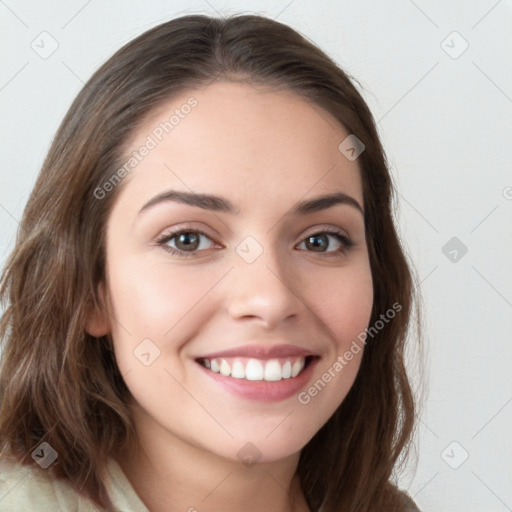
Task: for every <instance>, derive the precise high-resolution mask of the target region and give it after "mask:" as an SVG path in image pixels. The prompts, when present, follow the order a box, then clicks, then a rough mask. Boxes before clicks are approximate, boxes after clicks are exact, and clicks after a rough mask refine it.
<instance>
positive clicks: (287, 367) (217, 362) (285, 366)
mask: <svg viewBox="0 0 512 512" xmlns="http://www.w3.org/2000/svg"><path fill="white" fill-rule="evenodd" d="M245 361H246V364H245V366H244V363H243V362H242V361H240V360H238V359H236V360H234V361H233V360H232V361H231V363H230V362H228V361H227V360H226V359H220V358H219V359H202V360H201V364H202V365H203V366H204V367H205V368H208V369H210V370H211V371H213V372H215V373H220V374H221V375H224V376H226V377H229V376H231V377H233V378H235V379H246V380H265V381H269V382H274V381H279V380H282V379H290V378H293V377H296V376H297V375H298V374H299V373H300V372H301V371H302V370H303V368H304V366H305V364H306V359H305V358H304V357H299V358H296V359H295V358H294V359H288V360H285V361H284V362H282V360H281V361H280V360H278V359H270V360H268V361H260V360H259V359H248V360H245ZM292 361H293V363H292Z"/></svg>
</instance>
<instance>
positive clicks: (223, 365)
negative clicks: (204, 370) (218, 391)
mask: <svg viewBox="0 0 512 512" xmlns="http://www.w3.org/2000/svg"><path fill="white" fill-rule="evenodd" d="M220 374H221V375H225V376H226V377H227V376H228V375H231V366H229V364H228V363H227V362H226V361H225V360H224V359H222V360H221V362H220Z"/></svg>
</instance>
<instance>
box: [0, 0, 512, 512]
mask: <svg viewBox="0 0 512 512" xmlns="http://www.w3.org/2000/svg"><path fill="white" fill-rule="evenodd" d="M235 12H256V13H259V14H265V15H267V16H270V17H272V18H275V19H277V20H278V21H281V22H284V23H287V24H289V25H291V26H292V27H294V28H295V29H296V30H298V31H300V32H302V33H303V34H305V35H306V36H307V37H308V38H309V39H311V40H312V41H313V42H315V43H316V44H317V45H319V46H320V47H321V48H322V49H323V50H324V51H326V52H327V53H328V54H329V55H331V56H332V57H333V58H334V59H335V60H336V61H337V62H338V63H339V64H341V65H342V66H343V67H344V68H345V69H346V70H347V71H348V72H349V73H351V74H352V75H354V76H355V77H356V78H357V79H358V80H360V82H361V83H362V85H363V87H364V90H361V92H362V94H363V96H364V97H365V99H366V100H367V101H368V103H369V105H370V108H371V109H372V112H373V113H374V116H375V118H376V120H378V127H379V130H380V133H381V137H382V139H383V142H384V145H385V148H386V151H387V153H388V157H389V159H390V163H391V166H392V173H393V176H394V179H395V181H396V184H397V187H398V192H399V199H400V204H399V209H398V212H397V221H398V223H399V227H400V231H401V233H402V235H403V238H404V241H405V244H406V247H407V250H408V252H409V253H410V257H411V258H412V260H413V261H414V263H415V265H416V268H417V273H418V277H419V280H421V283H422V294H423V301H424V305H425V311H424V314H425V335H426V338H427V339H426V341H427V343H428V351H427V354H426V355H427V363H428V366H427V379H428V382H427V389H428V391H429V394H428V396H427V399H426V401H425V405H424V408H423V412H422V415H421V421H420V428H419V432H418V441H417V450H418V452H419V461H418V466H417V470H416V473H415V474H413V473H412V472H411V471H409V472H408V473H406V474H405V475H403V476H402V477H401V479H400V485H401V486H402V487H404V488H407V489H409V492H410V494H411V495H412V496H414V499H415V500H416V502H417V503H418V504H419V506H420V508H421V509H422V511H427V512H428V511H436V512H442V511H450V512H453V511H464V512H473V511H474V512H477V511H478V512H481V511H486V512H494V511H495V512H502V511H506V510H512V486H511V485H510V483H511V474H512V463H511V461H510V455H511V441H510V439H511V436H510V432H511V431H512V428H511V427H512V403H511V402H512V385H511V384H512V376H511V373H512V372H511V371H510V368H511V362H512V343H511V336H510V332H511V331H512V316H511V308H512V271H511V265H510V261H511V260H512V258H511V256H512V254H511V252H512V237H511V229H510V219H511V210H512V173H511V172H510V162H511V152H512V150H511V147H512V144H511V135H512V116H511V114H512V72H511V68H510V62H511V59H510V57H511V55H510V54H511V49H512V35H511V34H512V31H511V21H512V4H511V2H510V1H505V0H501V1H496V0H485V1H479V2H477V1H475V0H472V1H465V2H455V1H452V2H451V3H448V2H443V1H441V0H435V1H426V0H415V1H412V0H397V1H393V2H391V1H389V2H382V1H378V0H373V1H370V0H365V1H360V2H354V1H339V2H334V1H320V2H311V1H310V2H308V1H306V0H292V1H289V0H282V1H275V0H274V2H270V1H263V0H262V1H248V0H245V1H243V2H234V1H231V2H229V1H221V0H209V1H200V0H197V1H189V2H185V1H167V2H165V1H151V2H123V1H121V0H117V1H112V0H110V1H99V0H90V1H86V0H84V1H63V0H62V1H46V2H38V1H36V0H30V1H24V2H15V1H13V0H3V1H2V0H0V41H1V48H2V50H1V54H0V73H1V74H0V120H1V121H0V130H1V132H0V144H1V155H2V159H1V162H2V165H1V173H0V235H1V240H0V263H1V264H2V266H3V264H4V262H5V258H6V256H7V254H8V252H9V251H10V250H11V249H12V247H13V242H14V236H15V233H16V229H17V226H18V219H19V218H20V216H21V214H22V210H23V207H24V205H25V203H26V200H27V198H28V194H29V192H30V190H31V188H32V186H33V183H34V180H35V178H36V175H37V173H38V171H39V169H40V166H41V163H42V161H43V158H44V156H45V154H46V151H47V149H48V147H49V144H50V141H51V139H52V137H53V135H54V133H55V131H56V129H57V127H58V125H59V123H60V121H61V119H62V117H63V116H64V114H65V112H66V111H67V109H68V107H69V106H70V104H71V102H72V100H73V98H74V97H75V96H76V94H77V93H78V92H79V90H80V88H81V87H82V85H83V83H84V82H85V81H86V80H87V79H88V78H89V77H90V76H91V74H92V73H93V72H94V71H95V70H96V69H97V68H98V66H99V65H100V64H101V63H103V62H104V61H105V60H106V59H107V58H108V57H109V56H110V55H111V54H112V53H113V52H114V51H115V50H117V49H118V48H119V47H120V46H122V45H123V44H124V43H126V42H128V41H129V40H130V39H132V38H133V37H135V36H137V35H139V34H141V33H142V32H144V31H146V30H147V29H149V28H151V27H153V26H155V25H157V24H159V23H162V22H164V21H167V20H169V19H171V18H173V17H176V16H179V15H183V14H190V13H207V14H231V13H235ZM42 32H47V33H48V34H50V35H45V34H43V35H41V33H42ZM453 32H457V34H453ZM53 40H55V41H56V43H57V44H58V48H57V49H56V51H55V52H54V53H52V54H51V55H46V54H45V53H44V52H49V51H50V50H51V49H52V44H55V43H54V42H53ZM466 44H467V45H468V48H467V49H466V50H465V51H464V52H463V53H461V52H462V50H464V48H465V46H466ZM36 49H37V51H36ZM38 52H39V53H38ZM43 57H45V58H43ZM63 186H65V183H63ZM453 237H456V238H457V239H458V240H455V241H454V242H453V241H452V243H454V244H455V245H453V246H452V245H448V246H447V247H446V248H445V249H444V252H443V247H445V244H447V243H448V242H449V241H450V240H451V239H452V238H453ZM461 244H464V246H465V247H466V248H467V253H466V254H463V250H462V249H463V248H462V245H461ZM453 251H455V252H453ZM445 253H446V254H445ZM453 259H455V260H456V261H451V260H453ZM507 261H508V262H509V263H508V264H506V263H505V262H507ZM411 339H412V341H413V342H414V337H412V338H411ZM411 368H412V365H411ZM507 432H508V434H507ZM454 442H455V444H452V443H454ZM466 455H467V457H468V458H467V460H464V458H465V457H466ZM457 466H458V467H457Z"/></svg>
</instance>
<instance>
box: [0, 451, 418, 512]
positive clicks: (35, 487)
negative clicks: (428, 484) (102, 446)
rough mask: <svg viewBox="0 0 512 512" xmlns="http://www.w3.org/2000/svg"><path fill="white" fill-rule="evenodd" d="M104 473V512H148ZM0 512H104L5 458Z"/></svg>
mask: <svg viewBox="0 0 512 512" xmlns="http://www.w3.org/2000/svg"><path fill="white" fill-rule="evenodd" d="M107 472H108V474H109V478H108V481H107V482H105V485H106V487H107V491H108V494H109V496H110V498H111V499H112V502H113V503H114V506H115V511H108V512H149V509H148V508H147V507H146V506H145V505H144V503H143V502H142V501H141V499H140V498H139V496H138V495H137V493H136V492H135V490H134V489H133V487H132V485H131V484H130V482H129V481H128V478H127V477H126V475H125V474H124V472H123V470H122V469H121V466H119V464H118V463H117V461H116V460H115V459H113V458H110V459H109V463H108V466H107ZM402 497H403V499H404V505H405V509H404V512H405V511H407V512H409V511H410V512H415V511H418V512H419V509H418V508H417V507H416V505H415V503H414V502H413V501H412V500H411V499H410V497H409V496H408V495H407V494H406V493H402ZM0 510H1V511H5V512H26V511H30V512H32V511H37V512H105V511H102V510H101V509H99V508H98V507H97V506H96V505H95V504H94V503H93V502H92V501H90V500H86V499H85V498H83V497H81V496H80V495H78V494H77V493H76V491H75V490H74V489H73V488H72V486H71V484H69V483H68V482H66V481H65V480H52V479H49V478H45V475H44V473H41V471H40V470H39V468H37V467H36V466H35V463H34V466H22V465H21V464H19V463H17V462H12V461H7V460H6V459H2V460H0Z"/></svg>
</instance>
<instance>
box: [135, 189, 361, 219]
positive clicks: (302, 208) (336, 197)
mask: <svg viewBox="0 0 512 512" xmlns="http://www.w3.org/2000/svg"><path fill="white" fill-rule="evenodd" d="M169 201H175V202H178V203H183V204H188V205H190V206H197V207H199V208H203V209H204V210H211V211H215V212H224V213H232V214H234V213H236V212H237V211H238V210H237V209H236V208H235V206H234V205H233V203H231V202H230V201H229V200H227V199H225V198H223V197H219V196H215V195H211V194H198V193H195V192H182V191H178V190H168V191H167V192H163V193H162V194H159V195H157V196H155V197H153V198H152V199H150V200H149V201H148V202H147V203H146V204H144V206H143V207H142V208H141V209H140V210H139V214H141V213H143V212H145V211H146V210H148V209H150V208H151V207H153V206H155V205H157V204H161V203H166V202H169ZM336 204H346V205H348V206H352V207H353V208H355V209H357V210H358V211H359V212H360V213H361V214H362V215H363V217H364V211H363V208H362V207H361V205H360V204H359V203H358V202H357V201H356V200H355V199H354V198H353V197H351V196H349V195H347V194H344V193H343V192H335V193H334V194H326V195H322V196H318V197H314V198H313V199H307V200H304V201H301V202H300V203H297V204H295V206H294V207H293V208H292V209H291V210H290V212H289V214H288V215H290V214H291V215H307V214H309V213H315V212H319V211H321V210H326V209H327V208H330V207H331V206H334V205H336Z"/></svg>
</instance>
